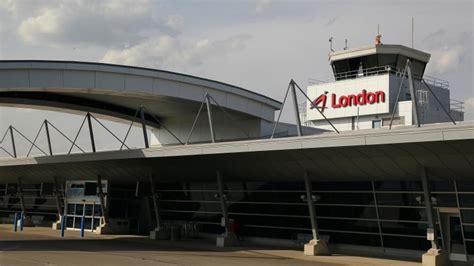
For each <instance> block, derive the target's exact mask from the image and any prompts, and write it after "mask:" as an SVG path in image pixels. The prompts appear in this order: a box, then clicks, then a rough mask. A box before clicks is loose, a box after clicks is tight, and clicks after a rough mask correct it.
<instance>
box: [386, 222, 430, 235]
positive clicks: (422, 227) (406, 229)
mask: <svg viewBox="0 0 474 266" xmlns="http://www.w3.org/2000/svg"><path fill="white" fill-rule="evenodd" d="M380 226H381V227H382V233H385V234H400V235H419V236H426V228H427V224H426V223H404V222H381V223H380Z"/></svg>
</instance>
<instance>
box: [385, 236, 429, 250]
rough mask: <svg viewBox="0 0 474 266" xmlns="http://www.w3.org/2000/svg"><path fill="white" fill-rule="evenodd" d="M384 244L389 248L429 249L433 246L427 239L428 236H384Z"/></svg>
mask: <svg viewBox="0 0 474 266" xmlns="http://www.w3.org/2000/svg"><path fill="white" fill-rule="evenodd" d="M383 244H384V246H385V247H388V248H400V249H415V250H428V249H429V248H431V243H430V241H428V240H426V237H420V238H418V237H400V236H383Z"/></svg>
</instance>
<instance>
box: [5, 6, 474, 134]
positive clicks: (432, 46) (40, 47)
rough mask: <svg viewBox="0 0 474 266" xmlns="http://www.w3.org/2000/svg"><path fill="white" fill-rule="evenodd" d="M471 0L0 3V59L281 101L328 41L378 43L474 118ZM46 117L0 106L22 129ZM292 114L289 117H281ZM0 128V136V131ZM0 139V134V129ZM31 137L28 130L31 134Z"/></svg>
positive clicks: (322, 58)
mask: <svg viewBox="0 0 474 266" xmlns="http://www.w3.org/2000/svg"><path fill="white" fill-rule="evenodd" d="M473 3H474V1H472V0H470V1H456V0H445V1H421V0H412V1H403V0H401V1H384V0H378V1H355V0H353V1H343V0H339V1H275V0H246V1H244V0H241V1H232V0H221V1H217V0H214V1H198V0H187V1H180V0H174V1H173V0H169V1H158V0H157V1H152V0H101V1H98V0H97V1H93V0H70V1H65V0H44V1H36V0H0V59H44V60H53V59H55V60H78V61H93V62H105V63H115V64H125V65H133V66H140V67H151V68H158V69H163V70H170V71H176V72H182V73H186V74H191V75H196V76H202V77H206V78H210V79H214V80H218V81H222V82H226V83H230V84H234V85H237V86H241V87H244V88H246V89H249V90H252V91H255V92H258V93H262V94H264V95H267V96H270V97H272V98H275V99H277V100H282V98H283V95H284V93H285V90H286V87H287V84H288V82H289V80H290V79H291V78H293V79H294V80H295V81H296V82H297V83H299V84H300V85H302V86H306V85H307V81H308V79H309V78H315V79H320V80H325V79H328V78H329V77H330V76H331V69H330V67H329V63H328V53H329V42H328V39H329V38H330V37H333V38H334V47H335V49H336V50H340V49H342V48H343V47H344V40H345V39H347V40H348V46H349V48H351V47H358V46H366V45H372V44H373V39H374V36H375V35H376V34H377V27H378V26H379V28H380V33H381V34H382V42H383V43H386V44H402V45H406V46H411V20H412V17H414V20H415V31H414V36H415V37H414V47H415V48H416V49H420V50H422V51H425V52H428V53H430V54H431V61H430V63H429V64H428V67H427V70H426V73H425V74H426V75H429V76H433V77H436V78H440V79H443V80H448V81H449V84H450V90H451V97H452V98H453V99H457V100H461V101H464V102H465V111H466V119H467V120H474V91H473V90H474V89H473V88H474V87H473V83H474V82H473V76H474V75H473V72H474V71H473V70H474V69H473V65H474V63H473V61H474V58H473V56H472V48H473V28H474V20H473V16H474V15H473V14H474V4H473ZM32 117H34V119H35V120H36V119H38V124H40V123H41V120H42V119H43V117H51V119H53V118H54V119H56V120H57V121H58V123H67V122H68V121H73V122H74V123H76V121H79V123H80V120H81V119H82V118H80V117H70V116H67V117H65V116H64V115H61V116H59V115H57V114H54V113H51V112H43V111H36V110H34V111H33V110H21V109H12V108H6V107H3V108H0V131H1V130H2V129H3V128H5V127H7V126H8V125H9V124H10V123H17V124H18V127H22V128H25V129H26V130H29V131H31V129H29V127H31V121H32V119H31V118H32ZM288 117H291V114H290V115H289V116H288ZM2 132H3V131H2ZM0 133H1V132H0ZM30 135H31V134H30Z"/></svg>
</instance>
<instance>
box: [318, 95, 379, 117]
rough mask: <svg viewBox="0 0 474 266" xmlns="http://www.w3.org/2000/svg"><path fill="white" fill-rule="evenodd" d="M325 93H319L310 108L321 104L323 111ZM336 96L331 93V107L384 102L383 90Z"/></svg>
mask: <svg viewBox="0 0 474 266" xmlns="http://www.w3.org/2000/svg"><path fill="white" fill-rule="evenodd" d="M327 93H328V92H325V93H324V94H321V95H319V96H318V98H316V99H314V100H313V106H311V109H313V108H314V106H318V105H320V104H321V106H320V107H318V108H321V112H324V109H325V108H326V100H327ZM336 99H337V96H336V94H335V93H332V94H331V107H332V108H334V109H336V108H341V107H342V108H345V107H348V106H358V105H366V104H374V103H384V102H385V92H383V91H375V92H367V90H362V92H361V93H359V94H357V95H355V94H350V95H342V96H340V97H339V99H337V101H336Z"/></svg>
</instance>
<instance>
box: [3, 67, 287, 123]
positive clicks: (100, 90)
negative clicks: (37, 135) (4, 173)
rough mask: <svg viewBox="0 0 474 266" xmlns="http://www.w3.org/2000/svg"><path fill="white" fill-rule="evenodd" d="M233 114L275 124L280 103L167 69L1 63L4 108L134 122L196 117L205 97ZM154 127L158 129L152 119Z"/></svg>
mask: <svg viewBox="0 0 474 266" xmlns="http://www.w3.org/2000/svg"><path fill="white" fill-rule="evenodd" d="M206 92H207V93H209V94H210V95H211V96H212V97H213V98H214V99H215V100H216V101H217V102H218V103H219V105H221V106H222V107H224V108H226V109H228V110H229V111H233V112H238V113H242V114H245V115H248V116H251V117H257V118H260V119H264V120H268V121H273V119H274V112H275V110H279V109H280V107H281V103H280V102H278V101H275V100H273V99H271V98H269V97H266V96H263V95H260V94H258V93H254V92H251V91H249V90H246V89H243V88H240V87H237V86H233V85H229V84H226V83H222V82H218V81H214V80H209V79H205V78H200V77H195V76H190V75H185V74H180V73H174V72H169V71H163V70H156V69H148V68H140V67H132V66H121V65H112V64H102V63H89V62H75V61H38V60H13V61H12V60H7V61H5V60H0V104H3V105H9V106H21V107H30V108H40V109H54V110H60V111H63V112H80V113H83V112H95V113H98V114H102V115H105V116H108V117H109V118H119V119H127V120H130V119H132V118H133V116H134V114H135V113H136V110H137V108H139V106H141V105H143V106H145V107H146V109H147V110H148V111H149V112H150V114H153V115H155V116H156V117H159V118H160V120H162V121H166V119H168V118H170V117H179V116H186V115H195V113H196V112H197V109H198V108H199V105H200V103H201V101H202V100H203V97H204V95H205V93H206ZM146 120H147V122H148V123H149V124H151V125H153V126H156V123H154V121H153V119H152V118H151V117H150V116H147V117H146Z"/></svg>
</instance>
